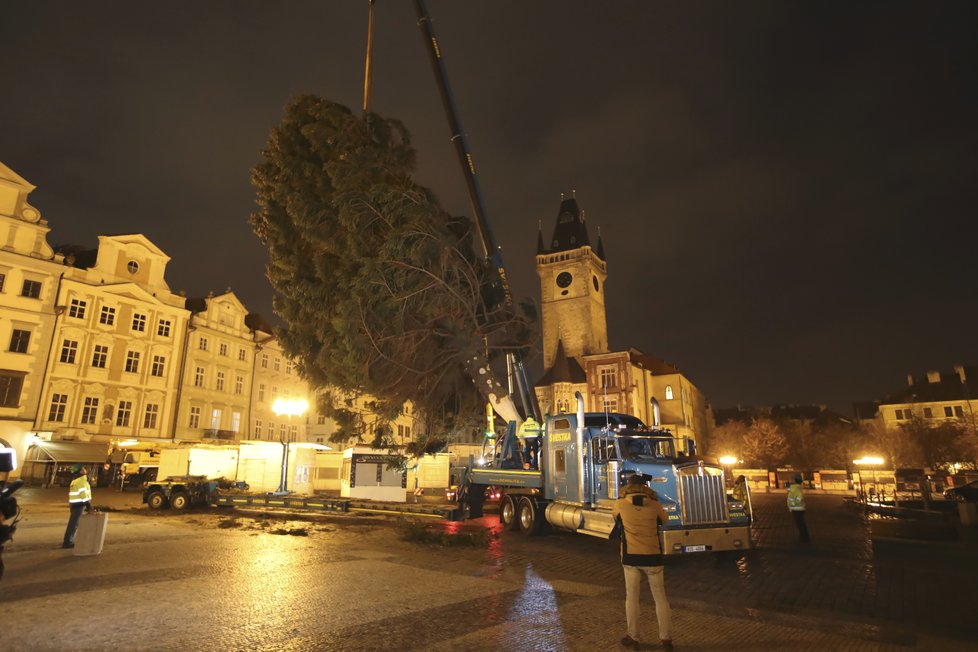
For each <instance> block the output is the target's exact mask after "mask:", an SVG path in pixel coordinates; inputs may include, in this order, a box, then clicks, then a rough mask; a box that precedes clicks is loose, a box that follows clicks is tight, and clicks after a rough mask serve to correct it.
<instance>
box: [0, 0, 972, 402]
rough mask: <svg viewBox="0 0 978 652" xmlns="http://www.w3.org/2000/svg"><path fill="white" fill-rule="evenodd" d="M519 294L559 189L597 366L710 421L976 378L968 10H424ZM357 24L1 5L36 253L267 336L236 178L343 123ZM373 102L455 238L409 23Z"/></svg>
mask: <svg viewBox="0 0 978 652" xmlns="http://www.w3.org/2000/svg"><path fill="white" fill-rule="evenodd" d="M429 8H430V10H431V14H432V17H433V19H434V25H435V29H436V30H437V32H438V36H439V39H440V43H441V46H442V49H443V54H444V56H445V59H446V63H447V66H448V72H449V75H450V78H451V82H452V85H453V87H454V91H455V96H456V100H457V103H458V106H459V110H460V113H461V119H462V124H463V125H464V126H465V129H466V132H467V134H468V137H469V141H470V143H471V145H472V148H473V151H474V154H475V161H476V164H477V166H478V172H479V176H480V180H481V184H482V188H483V190H484V192H485V195H486V204H487V206H488V211H489V219H490V222H491V225H492V228H493V230H494V232H495V235H496V238H497V239H498V240H499V242H500V243H501V244H502V246H503V254H504V257H505V258H506V262H507V266H508V269H509V272H510V278H511V281H512V283H513V288H514V293H515V294H516V295H517V297H522V296H531V297H533V298H534V299H535V300H537V301H538V300H539V288H538V281H537V278H536V274H535V272H534V268H533V262H534V255H535V252H536V249H535V247H536V237H537V225H538V222H539V221H541V220H542V221H543V228H544V234H545V238H544V239H545V240H549V238H550V234H551V233H552V229H553V226H554V221H555V219H556V215H557V208H558V206H559V203H560V198H561V196H560V193H561V192H568V193H569V192H570V191H571V189H576V191H577V199H578V202H579V204H580V206H581V208H583V209H584V211H585V213H586V216H587V221H588V224H589V225H590V228H591V237H592V240H596V237H597V228H598V227H600V228H601V234H602V236H603V239H604V245H605V252H606V255H607V258H608V274H609V276H608V283H607V292H608V295H607V298H608V321H609V331H610V344H611V347H612V348H613V349H622V348H625V347H628V346H635V347H637V348H639V349H642V350H643V351H645V352H647V353H650V354H652V355H655V356H657V357H660V358H663V359H666V360H669V361H672V362H674V363H675V364H677V365H678V366H679V367H680V368H681V369H682V370H683V371H684V372H685V373H686V374H687V375H688V376H690V378H691V379H692V380H693V382H695V383H696V384H697V385H698V386H699V387H700V388H701V389H702V390H703V391H704V392H705V393H706V395H707V397H708V398H709V399H710V400H711V401H712V402H713V404H714V405H716V406H720V407H725V406H732V405H736V404H738V403H741V404H744V405H770V404H774V403H826V404H829V405H830V406H831V407H833V408H835V409H838V410H840V411H844V412H847V413H848V411H849V404H850V403H851V402H852V401H856V400H864V399H869V398H874V397H879V396H882V395H884V394H886V393H888V392H890V391H893V390H896V389H899V388H900V387H901V386H902V385H903V384H904V383H905V382H906V381H905V375H906V373H907V372H915V373H921V372H923V371H926V370H927V369H950V367H951V365H953V364H955V363H965V364H974V363H978V338H976V333H978V301H976V292H975V290H976V285H978V284H976V272H975V253H974V252H975V247H976V244H978V237H976V236H978V233H976V231H978V229H976V226H975V219H976V217H978V211H976V208H975V206H976V194H978V165H976V160H975V159H976V154H978V136H976V127H975V123H976V120H978V73H976V70H978V53H976V50H978V38H976V25H978V3H975V2H970V1H969V2H957V3H952V2H947V3H942V2H913V3H903V2H889V1H888V2H878V3H874V2H858V3H856V2H851V1H845V2H808V3H793V2H782V1H780V0H778V1H773V2H737V3H731V2H721V1H719V0H718V1H716V2H707V3H702V2H650V1H648V0H641V1H635V2H618V1H615V2H594V1H593V0H590V1H571V0H560V1H556V0H555V1H546V2H544V1H535V2H526V1H521V2H519V1H509V2H500V1H493V2H489V1H488V0H487V1H478V2H477V1H465V2H463V1H461V0H454V1H448V0H430V2H429ZM366 17H367V2H366V0H358V1H355V2H354V1H352V0H351V1H347V2H327V1H324V0H316V1H315V2H311V1H310V2H296V1H290V2H283V3H273V2H241V1H234V2H231V1H224V2H218V1H213V0H209V1H208V2H183V1H175V0H171V1H170V2H166V3H152V4H150V3H132V2H85V3H79V2H44V1H40V0H25V1H21V2H5V3H4V5H3V7H2V9H0V57H2V60H3V62H4V66H3V74H2V79H3V88H4V92H3V94H2V95H0V127H2V128H0V161H3V162H4V163H6V164H7V165H8V166H10V167H11V168H13V169H14V170H15V171H16V172H18V173H20V174H21V175H22V176H24V177H25V178H27V179H28V180H29V181H31V182H32V183H34V184H36V185H37V186H38V189H37V190H36V191H35V192H34V193H33V195H32V198H31V199H32V203H33V204H34V205H35V206H37V207H38V208H39V209H40V210H41V212H42V214H43V215H44V217H45V218H46V219H47V220H48V222H49V223H50V225H51V227H52V229H53V230H52V233H51V235H50V238H49V240H50V242H51V243H52V244H54V245H58V244H66V243H77V244H87V245H91V246H93V247H94V246H95V244H96V243H97V241H96V238H97V236H98V235H99V234H117V233H131V232H141V233H144V234H145V235H146V236H147V237H149V238H150V239H151V240H152V241H153V242H155V243H156V244H157V245H158V246H159V247H161V248H162V249H163V250H164V251H166V252H167V253H168V254H169V255H170V256H171V257H172V261H171V262H170V266H169V269H168V274H167V279H168V281H169V284H170V286H171V288H173V289H174V290H179V289H186V290H187V292H188V294H189V295H191V296H195V295H197V296H199V295H203V294H206V293H207V292H208V291H210V290H214V291H215V292H221V291H223V290H224V289H225V288H226V287H228V286H231V287H232V289H233V290H234V291H235V292H236V293H237V294H238V296H239V297H240V298H241V299H242V300H243V301H244V302H245V304H246V305H247V306H248V307H249V309H251V310H253V311H257V312H261V313H263V314H266V315H269V314H270V312H271V289H270V287H269V286H268V283H267V281H266V280H265V279H264V274H263V269H264V262H265V252H264V250H263V248H262V247H261V246H260V244H259V243H258V241H257V239H256V238H255V237H254V235H253V234H252V232H251V229H250V227H249V226H248V224H247V218H248V216H249V214H250V213H251V212H252V211H253V210H254V192H253V190H252V189H251V186H250V185H249V175H250V168H251V167H252V166H253V165H254V164H255V163H257V162H258V160H259V156H260V151H261V149H262V147H263V146H264V144H265V140H266V137H267V134H268V131H269V129H270V128H271V127H272V126H273V125H274V124H276V123H277V122H278V121H279V119H280V117H281V115H282V107H283V106H284V104H285V103H286V101H287V100H288V98H289V97H290V96H291V95H293V94H296V93H313V94H317V95H321V96H323V97H326V98H329V99H331V100H335V101H338V102H342V103H344V104H347V105H348V106H351V107H353V108H358V107H359V106H360V105H361V102H362V90H363V57H364V51H365V43H366V38H365V36H366ZM374 56H375V73H374V74H375V78H374V107H375V110H376V111H378V112H379V113H382V114H384V115H385V116H388V117H395V118H398V119H400V120H402V121H403V122H405V123H406V125H407V127H408V128H409V129H410V131H411V132H412V134H413V141H414V145H415V147H416V148H417V150H418V153H419V171H418V179H419V181H420V182H421V183H423V184H425V185H428V186H430V187H432V188H433V189H434V190H435V192H436V194H437V195H438V196H439V197H440V199H441V200H442V202H443V204H444V206H445V207H446V208H447V209H448V210H449V211H451V212H452V213H455V214H468V215H471V211H470V209H469V204H468V199H467V195H466V193H465V187H464V183H463V180H462V176H461V173H460V172H459V169H458V165H457V163H456V160H455V158H454V150H453V149H452V146H451V144H450V142H449V141H448V135H449V134H448V127H447V122H446V119H445V117H444V113H443V111H442V107H441V104H440V101H439V99H438V94H437V88H436V86H435V82H434V79H433V77H432V73H431V71H430V67H429V63H428V60H427V55H426V52H425V50H424V47H423V44H422V42H421V36H420V32H419V30H418V28H417V27H416V25H415V19H414V13H413V5H412V3H410V2H407V1H406V0H386V1H385V0H378V3H377V23H376V50H375V53H374Z"/></svg>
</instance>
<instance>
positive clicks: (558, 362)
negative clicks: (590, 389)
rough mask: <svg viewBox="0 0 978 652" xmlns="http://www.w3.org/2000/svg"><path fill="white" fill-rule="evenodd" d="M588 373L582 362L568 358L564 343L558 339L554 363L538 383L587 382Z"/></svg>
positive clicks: (541, 384) (540, 384)
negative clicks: (585, 371)
mask: <svg viewBox="0 0 978 652" xmlns="http://www.w3.org/2000/svg"><path fill="white" fill-rule="evenodd" d="M585 382H587V374H586V373H584V369H583V368H582V367H581V365H580V363H579V362H578V361H577V360H575V359H574V358H568V357H567V354H566V353H564V343H563V341H561V340H557V351H556V352H555V353H554V363H553V364H552V365H551V366H550V369H547V371H546V372H544V374H543V376H542V377H541V378H540V380H538V381H537V385H539V386H541V387H546V386H547V385H553V384H554V383H576V384H580V383H585Z"/></svg>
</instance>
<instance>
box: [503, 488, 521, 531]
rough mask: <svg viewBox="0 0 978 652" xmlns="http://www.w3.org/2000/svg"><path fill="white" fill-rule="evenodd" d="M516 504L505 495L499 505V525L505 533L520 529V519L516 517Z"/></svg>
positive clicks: (510, 497) (511, 498)
mask: <svg viewBox="0 0 978 652" xmlns="http://www.w3.org/2000/svg"><path fill="white" fill-rule="evenodd" d="M517 511H518V504H517V502H516V500H515V499H514V498H513V497H512V496H510V495H509V494H506V495H505V496H503V500H502V502H501V504H500V505H499V524H500V525H501V526H503V530H506V531H507V532H513V531H515V530H518V529H520V519H519V518H518V515H517Z"/></svg>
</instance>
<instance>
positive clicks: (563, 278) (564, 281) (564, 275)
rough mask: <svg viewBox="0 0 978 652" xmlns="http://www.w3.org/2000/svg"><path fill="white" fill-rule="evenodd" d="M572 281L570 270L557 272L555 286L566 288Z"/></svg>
mask: <svg viewBox="0 0 978 652" xmlns="http://www.w3.org/2000/svg"><path fill="white" fill-rule="evenodd" d="M573 281H574V277H573V276H571V274H570V272H561V273H560V274H557V287H560V288H566V287H567V286H569V285H570V284H571V283H572V282H573Z"/></svg>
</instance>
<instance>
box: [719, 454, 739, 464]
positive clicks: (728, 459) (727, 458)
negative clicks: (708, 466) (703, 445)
mask: <svg viewBox="0 0 978 652" xmlns="http://www.w3.org/2000/svg"><path fill="white" fill-rule="evenodd" d="M736 463H737V458H736V457H734V456H733V455H724V456H723V457H721V458H720V464H723V465H724V466H733V465H734V464H736Z"/></svg>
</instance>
